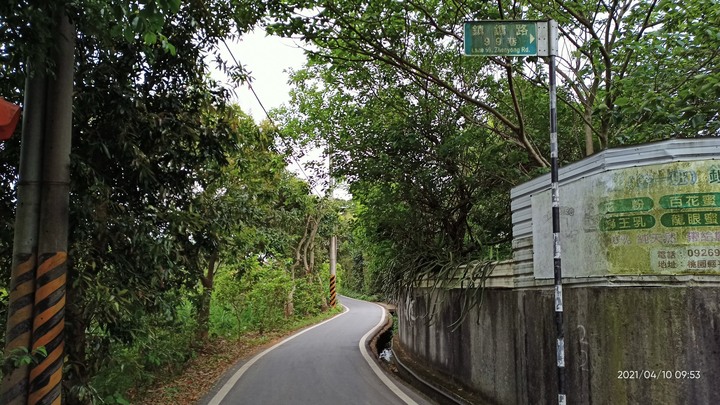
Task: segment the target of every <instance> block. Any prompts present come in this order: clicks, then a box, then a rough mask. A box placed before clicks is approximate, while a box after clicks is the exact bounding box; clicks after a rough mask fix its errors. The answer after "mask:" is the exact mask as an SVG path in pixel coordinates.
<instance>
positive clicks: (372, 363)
mask: <svg viewBox="0 0 720 405" xmlns="http://www.w3.org/2000/svg"><path fill="white" fill-rule="evenodd" d="M351 299H352V298H351ZM372 304H373V305H375V306H377V307H378V308H379V309H380V311H382V319H380V322H378V324H377V325H375V327H374V328H372V329H371V330H370V331H369V332H368V333H366V334H365V336H363V337H362V338H360V344H359V346H360V352H361V353H362V355H363V357H364V358H365V361H367V363H368V364H369V365H370V368H371V369H372V370H373V371H374V372H375V374H376V375H377V376H378V378H380V381H382V382H383V383H384V384H385V385H386V386H387V387H388V388H389V389H390V391H392V392H393V393H394V394H395V395H397V396H398V398H400V399H402V400H403V402H405V403H406V404H407V405H418V404H417V402H415V401H414V400H413V399H412V398H410V397H409V396H408V395H407V394H406V393H404V392H403V390H401V389H400V387H398V386H397V385H395V383H394V382H392V380H391V379H390V378H389V377H388V376H387V375H386V374H385V373H384V372H383V371H382V370H381V369H380V366H378V364H377V363H376V362H375V360H373V358H372V357H370V353H368V351H367V347H366V346H367V344H366V342H367V340H368V339H370V338H371V337H372V336H373V335H375V333H377V331H378V330H380V328H382V327H383V325H385V318H386V316H387V311H386V310H385V308H383V307H382V306H380V305H378V304H375V303H372Z"/></svg>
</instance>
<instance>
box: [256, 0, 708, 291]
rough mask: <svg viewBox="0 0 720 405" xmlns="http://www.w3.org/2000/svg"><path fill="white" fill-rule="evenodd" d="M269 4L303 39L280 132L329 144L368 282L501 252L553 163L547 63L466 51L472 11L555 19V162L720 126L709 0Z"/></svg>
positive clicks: (392, 281)
mask: <svg viewBox="0 0 720 405" xmlns="http://www.w3.org/2000/svg"><path fill="white" fill-rule="evenodd" d="M268 4H269V7H270V10H271V13H272V17H273V18H272V19H265V20H264V21H265V23H266V25H267V29H268V30H270V31H271V32H274V33H277V34H279V35H286V36H296V37H300V38H302V39H303V40H304V41H305V42H306V43H307V48H308V52H309V54H310V60H309V63H308V65H307V67H306V69H304V70H302V71H299V72H296V74H295V81H294V93H293V96H294V98H293V102H292V103H290V106H289V107H288V108H287V109H285V110H284V111H281V112H280V119H281V121H282V123H283V124H282V128H283V131H284V132H285V133H286V134H288V136H290V137H293V139H296V141H297V145H298V146H299V147H300V146H307V145H313V146H314V145H324V144H328V145H330V146H331V149H332V155H333V156H332V157H333V160H334V161H335V162H337V165H336V166H337V170H335V171H334V173H333V174H334V175H335V176H337V177H338V178H341V179H344V180H345V181H347V182H348V183H349V187H350V192H351V194H352V196H353V200H354V201H355V203H356V204H357V206H358V207H359V211H358V212H357V216H356V221H355V228H354V229H355V231H354V233H353V238H355V240H357V241H361V242H362V243H363V244H364V245H365V246H366V247H367V251H366V254H365V255H364V256H363V257H364V258H365V260H364V263H365V267H366V269H368V270H370V271H371V272H374V274H375V276H374V278H373V277H371V279H370V283H369V284H368V285H366V286H365V287H366V288H369V289H371V290H372V289H377V288H381V287H382V288H383V289H384V290H385V291H386V292H388V293H394V292H397V290H398V289H399V288H403V287H404V286H407V285H408V284H409V283H411V282H412V280H416V279H418V278H421V277H424V276H425V275H426V274H433V275H434V278H435V279H443V278H447V277H453V276H455V275H457V274H456V269H457V265H459V264H463V263H468V262H471V261H474V262H475V263H482V260H485V259H491V258H492V259H494V258H496V257H498V254H499V255H500V257H501V258H502V257H505V258H507V257H508V254H509V251H510V249H509V240H510V238H511V226H510V207H509V191H510V189H511V188H512V187H513V186H515V185H517V184H520V183H522V182H524V181H527V180H529V179H531V178H533V177H535V176H536V175H538V174H539V173H544V172H546V171H547V170H548V167H549V156H550V151H549V118H548V116H549V113H548V110H549V108H548V105H549V101H548V100H549V99H548V67H547V64H545V63H544V62H545V61H544V60H542V59H540V58H537V57H526V58H502V57H466V56H463V55H462V53H463V35H464V34H463V23H464V22H465V21H468V20H534V19H549V18H551V19H554V20H556V21H557V22H558V24H559V30H560V51H559V56H558V58H557V65H558V75H557V76H558V83H559V88H558V128H559V131H558V132H559V134H558V136H559V144H560V150H559V155H560V159H561V164H564V163H568V162H573V161H577V160H580V159H581V158H583V157H584V156H587V155H590V154H593V153H595V152H598V151H600V150H603V149H606V148H608V147H619V146H624V145H630V144H636V143H643V142H651V141H655V140H660V139H667V138H671V137H696V136H718V135H720V115H719V114H718V107H720V68H719V66H720V64H719V63H718V62H719V61H720V55H719V52H718V45H720V28H718V27H719V26H718V23H720V6H719V5H718V4H716V3H712V2H706V1H701V0H692V1H684V2H679V1H667V0H620V1H613V2H603V1H597V0H572V1H536V0H524V1H503V0H498V1H484V0H482V1H479V0H478V1H472V0H471V1H435V0H410V1H394V0H380V1H356V0H335V1H326V2H322V3H321V6H320V7H318V8H314V9H312V8H311V4H312V2H310V3H308V2H299V1H293V0H285V1H279V2H275V1H273V2H268ZM486 270H488V267H487V266H478V267H476V268H475V270H474V273H475V274H471V275H470V276H473V277H482V276H483V275H484V274H485V273H484V272H485V271H486ZM438 276H440V277H438ZM353 277H354V276H353ZM373 280H374V281H373Z"/></svg>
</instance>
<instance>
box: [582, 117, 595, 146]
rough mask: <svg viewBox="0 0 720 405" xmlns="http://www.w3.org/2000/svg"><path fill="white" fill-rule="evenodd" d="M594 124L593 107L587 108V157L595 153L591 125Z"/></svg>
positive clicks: (585, 126)
mask: <svg viewBox="0 0 720 405" xmlns="http://www.w3.org/2000/svg"><path fill="white" fill-rule="evenodd" d="M591 122H592V106H590V107H586V108H585V125H583V127H584V128H585V156H590V155H592V154H593V153H595V148H594V147H593V131H592V127H591V126H590V124H589V123H591Z"/></svg>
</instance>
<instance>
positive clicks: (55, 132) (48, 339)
mask: <svg viewBox="0 0 720 405" xmlns="http://www.w3.org/2000/svg"><path fill="white" fill-rule="evenodd" d="M58 18H59V21H58V25H57V28H56V32H57V34H56V35H55V47H54V51H55V52H56V53H55V76H54V77H53V78H52V79H51V80H49V83H48V93H47V106H48V108H47V112H46V118H47V119H46V124H45V127H46V128H45V139H44V142H43V162H42V164H43V170H42V175H43V178H42V183H41V200H40V201H41V202H40V225H39V236H38V259H39V264H38V268H37V272H36V277H35V284H36V285H35V316H34V320H33V332H32V348H33V350H35V349H37V348H39V347H44V348H45V350H46V352H47V357H45V358H43V359H42V360H41V361H40V362H39V363H37V364H34V365H33V367H32V368H31V369H30V385H29V395H28V404H31V405H35V404H43V405H44V404H53V405H54V404H57V405H60V404H61V403H62V368H63V360H64V357H65V356H64V349H65V337H64V332H65V331H64V328H65V285H66V281H67V250H68V215H69V205H70V204H69V200H70V147H71V141H72V105H73V97H72V96H73V71H74V68H75V58H74V56H75V28H74V26H73V24H72V23H71V22H70V20H69V19H68V16H67V15H66V14H65V12H64V10H61V11H60V15H59V16H58Z"/></svg>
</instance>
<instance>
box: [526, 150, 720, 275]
mask: <svg viewBox="0 0 720 405" xmlns="http://www.w3.org/2000/svg"><path fill="white" fill-rule="evenodd" d="M531 202H532V215H533V246H534V255H535V260H534V262H535V276H536V277H538V278H552V277H553V271H552V222H551V211H550V191H549V190H548V191H545V192H543V193H540V194H538V195H534V196H532V198H531ZM560 205H561V209H560V230H561V252H562V263H563V276H566V277H589V276H602V275H608V274H613V275H622V274H627V275H638V274H657V275H661V274H666V275H667V274H670V275H683V274H720V162H718V161H695V162H674V163H669V164H662V165H652V166H641V167H630V168H624V169H618V170H613V171H608V172H604V173H599V174H595V175H592V176H589V177H587V178H584V179H581V180H578V181H575V182H573V183H571V184H567V185H564V186H561V187H560Z"/></svg>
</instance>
